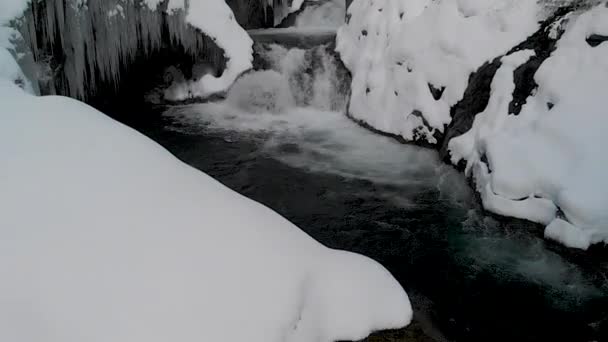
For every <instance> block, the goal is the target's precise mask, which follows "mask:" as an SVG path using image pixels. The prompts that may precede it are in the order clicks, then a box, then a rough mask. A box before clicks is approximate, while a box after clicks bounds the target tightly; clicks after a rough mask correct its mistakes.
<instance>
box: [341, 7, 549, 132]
mask: <svg viewBox="0 0 608 342" xmlns="http://www.w3.org/2000/svg"><path fill="white" fill-rule="evenodd" d="M539 9H540V6H539V5H538V4H537V3H536V1H530V0H438V1H433V0H407V1H405V0H355V1H354V2H353V3H352V4H351V6H350V7H349V8H348V11H347V12H348V16H349V17H350V19H349V20H348V23H347V24H346V25H344V26H343V27H341V28H340V29H339V31H338V36H337V51H338V52H339V53H340V55H341V58H342V60H343V61H344V63H345V65H346V67H347V68H348V69H349V70H350V71H351V73H352V74H353V81H352V98H351V102H350V107H349V112H350V115H352V116H353V117H354V118H355V119H357V120H361V121H364V122H365V123H367V124H369V125H371V126H372V127H374V128H376V129H378V130H380V131H383V132H386V133H391V134H395V135H399V136H402V137H403V138H405V139H406V140H426V141H428V142H430V143H436V141H435V140H436V139H435V138H434V137H433V133H434V132H436V131H439V132H442V131H443V130H444V125H447V124H448V123H449V122H450V121H451V117H450V107H451V106H453V105H454V104H456V103H457V102H458V101H459V100H460V99H461V98H462V96H463V94H464V91H465V89H466V86H467V83H468V79H469V75H470V73H471V72H473V71H474V70H476V68H478V67H479V66H481V65H482V64H483V63H484V62H486V61H489V60H491V59H493V58H495V57H496V56H499V55H501V54H503V53H505V52H507V51H508V50H509V49H511V48H512V47H513V46H515V45H517V43H518V42H520V41H523V40H524V39H525V38H526V37H527V36H529V35H530V34H532V33H533V32H534V31H536V30H537V29H538V19H539V15H540V14H539V13H540V12H539ZM429 85H432V86H434V87H435V88H437V89H441V88H443V87H445V91H444V92H443V95H442V96H441V98H440V99H439V100H435V98H434V97H433V96H432V94H431V92H430V90H429ZM414 112H420V113H421V115H420V114H413V113H414Z"/></svg>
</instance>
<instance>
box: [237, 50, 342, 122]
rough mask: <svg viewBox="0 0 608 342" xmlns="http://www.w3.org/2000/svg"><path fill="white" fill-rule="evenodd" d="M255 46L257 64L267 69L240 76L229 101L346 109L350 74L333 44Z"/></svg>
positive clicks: (257, 104) (271, 106)
mask: <svg viewBox="0 0 608 342" xmlns="http://www.w3.org/2000/svg"><path fill="white" fill-rule="evenodd" d="M254 50H255V55H256V64H258V65H262V66H263V69H266V70H259V71H254V72H252V73H250V74H248V75H246V76H244V77H242V78H241V79H240V80H238V81H237V82H236V83H235V85H234V86H233V87H232V89H231V90H230V92H229V93H228V100H229V101H235V102H237V103H240V102H243V103H249V105H251V106H253V107H256V106H261V107H263V108H284V107H285V106H288V105H293V106H297V107H311V108H315V109H318V110H323V111H339V112H345V110H346V103H347V96H348V92H349V88H348V84H349V82H348V80H347V79H346V78H348V77H349V76H348V73H347V72H346V69H345V68H344V67H343V65H342V63H341V62H340V61H339V59H338V57H337V56H336V55H335V53H333V51H332V49H331V47H330V45H329V44H326V45H321V46H315V47H313V48H310V49H301V48H286V47H284V46H281V45H278V44H273V43H271V44H266V43H264V44H259V43H258V44H256V45H255V47H254ZM254 98H255V99H256V100H255V101H247V99H254ZM241 99H244V100H243V101H241ZM260 102H264V103H260ZM250 110H252V111H257V109H255V108H250Z"/></svg>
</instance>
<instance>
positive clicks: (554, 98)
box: [449, 5, 608, 249]
mask: <svg viewBox="0 0 608 342" xmlns="http://www.w3.org/2000/svg"><path fill="white" fill-rule="evenodd" d="M565 29H566V32H565V33H564V35H563V37H562V38H561V39H560V41H559V42H558V45H557V50H556V51H555V52H554V53H553V55H552V56H551V57H550V58H549V59H547V60H546V61H545V62H544V63H543V65H542V66H541V67H540V69H539V70H538V72H537V73H536V75H535V80H536V82H537V83H538V85H539V87H538V90H537V92H536V94H535V95H534V96H533V97H531V98H529V99H528V101H527V104H526V105H525V106H524V107H523V108H522V111H521V113H520V114H519V115H518V116H515V115H511V114H510V113H509V111H508V103H509V101H510V99H511V94H512V92H513V89H514V84H513V71H514V69H515V68H516V67H517V66H518V65H520V64H521V63H523V62H525V59H526V58H527V57H529V55H530V54H529V53H528V52H525V51H524V52H519V53H517V54H514V55H512V56H508V57H505V58H503V60H502V61H503V66H502V67H501V69H500V70H499V71H498V73H497V75H496V78H495V79H494V82H493V84H492V93H491V99H490V104H489V105H488V107H487V108H486V110H485V111H484V112H483V113H481V114H479V115H477V116H476V118H475V122H474V124H473V128H472V129H471V130H470V131H469V132H468V133H466V134H464V135H462V136H460V137H458V138H455V139H453V140H452V141H451V142H450V144H449V148H450V152H451V156H452V161H453V162H454V163H456V162H458V161H459V160H461V159H465V160H466V161H467V169H468V170H469V171H471V170H472V172H473V176H474V177H475V179H476V182H477V184H478V187H480V192H481V194H482V198H483V200H484V206H485V207H486V208H488V209H490V210H492V211H495V212H498V213H501V214H504V215H508V216H515V217H521V218H526V219H530V220H532V221H536V222H540V223H543V224H546V225H547V229H546V231H545V235H546V236H547V237H548V238H551V239H554V240H557V241H559V242H561V243H563V244H565V245H567V246H570V247H576V248H582V249H586V248H588V247H589V246H590V245H591V244H593V243H598V242H602V241H604V242H608V211H607V210H606V209H607V208H608V180H606V176H605V170H606V169H607V168H608V155H607V154H606V153H605V151H604V149H603V147H602V141H604V137H605V132H606V130H608V112H607V111H606V109H605V108H606V107H605V104H604V101H605V94H604V92H605V89H606V82H607V80H608V43H601V44H599V45H597V46H595V47H594V46H592V44H589V43H588V42H587V41H586V40H587V39H588V38H590V37H592V35H600V36H608V8H606V6H604V5H601V6H598V7H595V8H593V9H591V10H589V11H586V12H583V13H577V14H572V15H570V17H569V23H568V24H567V25H566V26H565Z"/></svg>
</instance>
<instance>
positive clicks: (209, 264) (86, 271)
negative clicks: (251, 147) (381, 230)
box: [0, 3, 412, 342]
mask: <svg viewBox="0 0 608 342" xmlns="http://www.w3.org/2000/svg"><path fill="white" fill-rule="evenodd" d="M3 5H4V3H3ZM0 7H2V6H0ZM0 9H1V8H0ZM1 12H2V11H0V13H1ZM3 24H4V22H0V30H4V29H5V26H2V25H3ZM3 49H5V47H2V48H1V49H0V51H4V50H3ZM9 56H12V55H10V54H9V55H7V54H0V58H2V60H0V65H1V66H2V72H1V73H0V103H2V107H1V109H0V189H2V190H1V191H0V208H1V209H0V213H1V214H0V279H2V282H0V340H1V341H19V342H39V341H46V342H77V341H78V342H80V341H100V342H103V341H112V342H138V341H141V342H143V341H145V342H155V341H158V342H165V341H168V340H171V341H173V340H175V341H238V340H243V341H245V340H247V341H254V342H269V341H276V342H279V341H280V342H284V341H294V342H295V341H302V342H304V341H327V342H331V341H336V340H358V339H361V338H363V337H365V336H366V335H367V334H369V333H370V332H372V331H375V330H380V329H389V328H398V327H402V326H405V325H407V324H408V323H409V321H410V320H411V317H412V310H411V306H410V303H409V300H408V297H407V295H406V294H405V292H404V291H403V289H402V288H401V286H400V285H399V284H398V283H397V281H396V280H395V279H394V278H393V277H392V276H391V275H390V274H389V272H388V271H386V269H384V268H383V267H382V266H380V265H379V264H378V263H376V262H375V261H373V260H371V259H368V258H366V257H363V256H361V255H357V254H353V253H348V252H343V251H337V250H331V249H328V248H326V247H324V246H322V245H321V244H319V243H317V242H316V241H314V240H313V239H312V238H310V237H309V236H308V235H306V234H305V233H304V232H302V231H301V230H299V229H298V228H297V227H295V226H294V225H293V224H291V223H290V222H288V221H287V220H286V219H284V218H282V217H281V216H280V215H278V214H276V213H274V212H273V211H271V210H270V209H268V208H266V207H264V206H262V205H260V204H258V203H256V202H254V201H251V200H249V199H247V198H245V197H242V196H240V195H238V194H237V193H235V192H233V191H231V190H229V189H228V188H226V187H224V186H223V185H221V184H220V183H218V182H216V181H215V180H213V179H212V178H210V177H209V176H207V175H205V174H203V173H202V172H200V171H198V170H195V169H193V168H191V167H189V166H187V165H185V164H184V163H182V162H180V161H179V160H177V159H176V158H175V157H173V156H172V155H171V154H170V153H168V152H167V151H166V150H165V149H163V148H162V147H161V146H159V145H157V144H156V143H154V142H152V141H151V140H149V139H148V138H146V137H144V136H143V135H141V134H139V133H137V132H135V131H133V130H132V129H130V128H127V127H125V126H123V125H121V124H119V123H117V122H115V121H113V120H111V119H109V118H108V117H106V116H104V115H103V114H101V113H100V112H98V111H96V110H95V109H93V108H91V107H89V106H87V105H85V104H83V103H81V102H78V101H76V100H73V99H69V98H65V97H58V96H47V97H35V96H33V95H30V94H28V93H26V92H25V91H23V89H21V88H19V87H18V86H16V85H15V84H14V79H13V78H12V75H14V74H17V73H19V70H18V65H17V64H16V63H15V62H14V60H13V61H12V63H9V62H10V61H9V59H10V57H9ZM7 77H8V78H7Z"/></svg>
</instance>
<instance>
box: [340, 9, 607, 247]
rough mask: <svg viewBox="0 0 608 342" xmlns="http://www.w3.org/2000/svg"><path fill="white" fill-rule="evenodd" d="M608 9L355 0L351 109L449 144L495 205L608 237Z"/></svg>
mask: <svg viewBox="0 0 608 342" xmlns="http://www.w3.org/2000/svg"><path fill="white" fill-rule="evenodd" d="M606 6H607V4H606V2H605V1H539V2H533V1H498V0H496V1H424V0H420V1H388V0H387V1H365V0H358V1H354V2H353V4H352V6H351V7H350V8H349V10H348V14H347V21H348V24H347V25H346V26H344V27H343V28H341V30H340V32H339V35H338V51H339V52H340V54H341V56H342V58H343V60H344V61H345V64H346V66H347V67H348V68H349V69H350V70H351V72H352V73H353V95H352V99H351V102H350V106H349V114H350V115H351V116H352V117H354V118H355V119H356V120H358V121H361V122H362V123H364V124H365V125H368V126H370V127H371V128H373V129H375V130H378V131H380V132H382V133H388V134H391V135H394V136H396V137H399V138H401V139H403V140H406V141H415V142H418V143H420V142H424V143H431V144H437V147H438V148H439V149H440V153H441V154H442V156H443V157H444V158H446V160H448V161H449V162H452V163H454V164H457V165H459V166H460V167H462V168H463V169H464V170H465V171H466V172H467V173H468V174H469V175H470V176H471V177H473V178H474V180H475V181H476V183H477V188H478V191H479V192H480V194H481V198H482V201H483V204H484V206H485V208H486V209H488V210H490V211H493V212H496V213H499V214H502V215H506V216H513V217H518V218H523V219H528V220H531V221H534V222H538V223H540V224H543V225H546V226H547V229H546V233H545V235H546V236H547V237H548V238H551V239H553V240H557V241H559V242H561V243H563V244H565V245H567V246H570V247H576V248H583V249H586V248H588V247H589V246H590V245H591V244H593V243H598V242H602V241H604V242H606V241H608V219H607V217H606V214H605V210H604V209H600V208H608V198H607V196H608V183H607V182H606V180H605V177H604V176H602V175H600V173H601V171H600V170H604V169H605V167H606V166H608V163H607V162H606V160H605V158H604V155H605V154H602V153H600V152H599V151H597V148H598V147H597V146H598V142H599V141H601V140H600V139H601V135H600V132H605V131H606V129H608V121H607V118H608V113H607V112H606V110H605V109H604V106H603V105H602V104H601V98H602V96H600V95H599V94H598V93H597V91H598V89H605V87H606V83H607V82H608V81H607V80H608V74H606V73H605V70H604V69H605V68H604V67H605V63H606V62H605V61H606V60H608V52H606V37H607V36H608V32H606V27H605V25H606V23H607V22H608V16H607V13H606V11H608V9H606ZM520 11H521V12H520ZM429 23H433V24H432V27H430V26H428V25H431V24H429ZM436 23H440V24H436ZM425 25H426V26H425ZM477 44H481V45H477ZM464 47H467V48H466V49H464V50H461V49H463V48H464ZM566 85H569V86H568V87H567V86H566ZM573 87H574V88H573ZM568 89H570V90H568ZM574 89H576V90H574ZM587 124H588V125H589V126H587ZM591 126H592V127H591ZM574 127H579V128H577V129H574Z"/></svg>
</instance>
